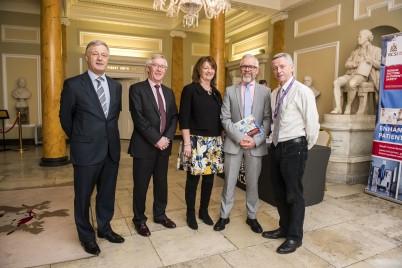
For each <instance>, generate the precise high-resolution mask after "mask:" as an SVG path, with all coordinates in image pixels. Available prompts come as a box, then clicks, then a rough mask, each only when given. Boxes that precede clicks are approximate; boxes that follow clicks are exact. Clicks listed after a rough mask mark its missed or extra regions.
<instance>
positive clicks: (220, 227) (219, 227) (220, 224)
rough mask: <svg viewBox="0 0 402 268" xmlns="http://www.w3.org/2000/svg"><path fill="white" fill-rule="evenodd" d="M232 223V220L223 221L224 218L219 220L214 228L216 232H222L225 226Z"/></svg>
mask: <svg viewBox="0 0 402 268" xmlns="http://www.w3.org/2000/svg"><path fill="white" fill-rule="evenodd" d="M229 222H230V219H229V218H227V219H223V218H219V220H218V221H217V222H216V223H215V226H214V230H215V231H222V230H223V229H225V225H226V224H228V223H229Z"/></svg>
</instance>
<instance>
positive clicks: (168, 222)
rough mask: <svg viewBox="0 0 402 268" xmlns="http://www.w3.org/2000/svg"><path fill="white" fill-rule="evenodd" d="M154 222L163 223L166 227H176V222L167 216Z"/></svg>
mask: <svg viewBox="0 0 402 268" xmlns="http://www.w3.org/2000/svg"><path fill="white" fill-rule="evenodd" d="M154 222H155V223H158V224H162V225H163V226H165V227H166V228H169V229H172V228H176V223H174V222H173V221H172V220H171V219H169V218H168V217H166V218H164V219H154Z"/></svg>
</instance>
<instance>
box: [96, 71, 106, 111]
mask: <svg viewBox="0 0 402 268" xmlns="http://www.w3.org/2000/svg"><path fill="white" fill-rule="evenodd" d="M96 81H97V82H98V86H97V87H96V94H98V98H99V101H100V104H101V106H102V110H103V113H104V114H105V117H107V105H106V96H105V89H104V88H103V86H102V81H103V78H102V77H101V76H99V77H98V78H96Z"/></svg>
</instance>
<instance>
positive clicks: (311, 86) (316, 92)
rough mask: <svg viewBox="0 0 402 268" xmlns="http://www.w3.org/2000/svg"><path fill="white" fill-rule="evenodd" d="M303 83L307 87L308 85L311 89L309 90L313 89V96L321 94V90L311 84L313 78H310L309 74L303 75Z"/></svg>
mask: <svg viewBox="0 0 402 268" xmlns="http://www.w3.org/2000/svg"><path fill="white" fill-rule="evenodd" d="M303 83H304V85H306V86H307V87H309V88H310V89H311V91H313V93H314V97H316V98H317V97H318V96H319V95H320V94H321V91H319V90H318V89H316V88H315V87H314V86H313V78H311V76H309V75H306V76H305V77H304V81H303Z"/></svg>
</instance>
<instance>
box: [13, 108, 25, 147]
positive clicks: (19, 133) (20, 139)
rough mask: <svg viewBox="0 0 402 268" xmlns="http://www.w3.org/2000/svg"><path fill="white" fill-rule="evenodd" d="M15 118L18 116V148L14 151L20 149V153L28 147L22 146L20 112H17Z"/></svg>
mask: <svg viewBox="0 0 402 268" xmlns="http://www.w3.org/2000/svg"><path fill="white" fill-rule="evenodd" d="M17 118H18V136H19V142H20V148H19V149H18V150H15V151H20V153H21V154H22V153H23V152H24V151H26V150H28V148H22V126H21V112H18V115H17Z"/></svg>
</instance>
